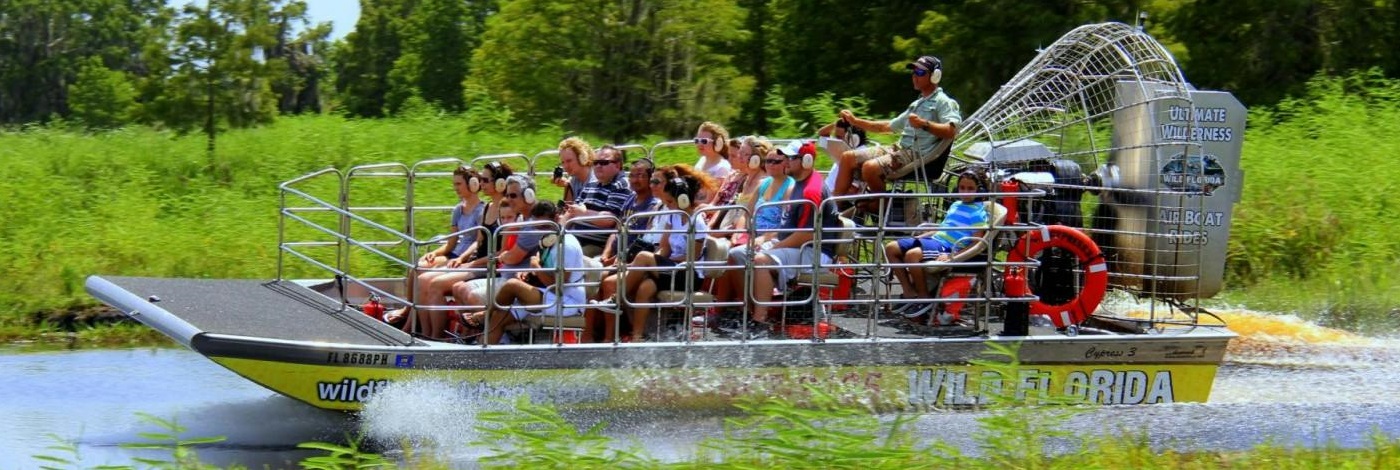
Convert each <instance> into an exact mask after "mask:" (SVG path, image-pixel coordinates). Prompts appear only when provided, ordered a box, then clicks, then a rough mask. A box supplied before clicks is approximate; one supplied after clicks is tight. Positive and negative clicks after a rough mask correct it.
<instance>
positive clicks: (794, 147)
mask: <svg viewBox="0 0 1400 470" xmlns="http://www.w3.org/2000/svg"><path fill="white" fill-rule="evenodd" d="M778 153H781V154H783V155H786V156H789V157H797V156H801V155H811V156H812V158H816V157H817V144H816V143H814V142H812V141H810V140H800V139H799V140H794V141H792V142H788V144H787V145H784V146H782V147H779V148H778Z"/></svg>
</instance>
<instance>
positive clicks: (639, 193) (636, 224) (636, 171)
mask: <svg viewBox="0 0 1400 470" xmlns="http://www.w3.org/2000/svg"><path fill="white" fill-rule="evenodd" d="M654 171H656V167H655V164H654V163H652V161H651V160H649V159H646V158H643V159H641V160H637V161H636V162H633V163H632V169H631V170H630V171H628V173H627V181H628V185H629V186H631V187H632V199H631V200H629V201H627V204H626V206H625V208H624V211H623V213H622V220H624V221H628V220H630V221H631V222H630V224H631V225H628V226H627V231H628V233H627V239H626V240H622V241H621V242H619V241H618V235H619V234H616V233H614V234H612V235H611V236H609V237H608V242H607V244H605V245H604V246H603V254H602V255H601V257H600V258H599V260H600V261H602V264H603V266H612V265H614V264H615V263H617V260H618V258H621V259H623V260H625V261H631V260H632V257H631V256H629V254H636V251H637V250H632V249H631V248H632V247H633V246H634V244H636V243H637V241H638V240H643V241H645V242H646V244H645V246H646V247H647V248H646V249H645V250H644V251H655V249H656V243H657V242H660V241H661V234H659V233H645V231H646V230H647V227H649V226H650V225H651V220H652V219H651V218H650V217H633V215H635V214H641V213H645V212H654V211H657V210H661V207H662V205H661V198H658V197H656V194H655V193H652V191H651V175H652V173H653V172H654Z"/></svg>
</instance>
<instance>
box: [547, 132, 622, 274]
mask: <svg viewBox="0 0 1400 470" xmlns="http://www.w3.org/2000/svg"><path fill="white" fill-rule="evenodd" d="M592 160H593V178H594V179H593V181H589V182H588V184H586V185H584V186H583V190H582V191H581V192H580V193H579V194H578V195H577V196H578V197H577V198H576V199H575V200H574V203H573V204H572V205H569V206H567V208H566V210H565V217H566V219H565V220H569V219H574V218H578V217H588V216H596V215H609V214H610V215H613V216H616V217H619V218H621V217H622V216H623V213H624V212H626V210H627V203H628V202H629V201H631V200H632V197H633V196H634V195H635V193H633V192H632V186H631V185H629V184H628V183H627V176H626V175H625V174H623V172H622V165H623V164H624V163H626V154H625V153H624V152H623V151H622V149H619V148H617V147H613V146H611V145H604V146H603V147H602V148H600V149H598V153H597V154H596V155H594V156H593V159H592ZM564 229H565V230H567V231H569V233H571V234H573V235H574V236H576V237H578V240H579V243H580V244H582V245H583V252H584V254H585V255H587V256H590V257H595V256H598V255H600V254H602V253H603V245H605V244H607V242H608V236H610V235H612V234H613V233H616V232H617V220H615V219H612V218H600V219H592V220H586V221H580V222H573V223H567V225H565V227H564Z"/></svg>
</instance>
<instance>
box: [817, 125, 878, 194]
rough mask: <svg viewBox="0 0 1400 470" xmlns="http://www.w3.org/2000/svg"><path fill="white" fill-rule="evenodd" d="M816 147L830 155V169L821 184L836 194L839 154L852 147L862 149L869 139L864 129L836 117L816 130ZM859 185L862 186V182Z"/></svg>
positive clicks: (839, 163) (839, 164)
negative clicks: (817, 137) (818, 137)
mask: <svg viewBox="0 0 1400 470" xmlns="http://www.w3.org/2000/svg"><path fill="white" fill-rule="evenodd" d="M817 135H818V136H820V137H821V138H820V139H817V147H819V148H821V149H822V150H825V151H826V154H827V155H829V156H831V169H829V170H827V172H826V179H825V180H823V181H822V184H823V185H824V186H826V190H827V191H831V193H832V194H833V195H834V194H836V177H837V175H840V174H841V154H843V153H846V151H848V150H852V149H862V148H865V145H866V144H867V143H869V142H870V141H869V140H868V139H866V137H865V130H864V129H861V128H859V127H852V126H851V124H850V123H848V122H846V121H845V120H843V119H840V118H838V119H836V121H833V122H832V123H831V124H827V125H825V126H822V128H821V129H818V130H817ZM853 184H854V183H853ZM861 186H864V184H862V185H861Z"/></svg>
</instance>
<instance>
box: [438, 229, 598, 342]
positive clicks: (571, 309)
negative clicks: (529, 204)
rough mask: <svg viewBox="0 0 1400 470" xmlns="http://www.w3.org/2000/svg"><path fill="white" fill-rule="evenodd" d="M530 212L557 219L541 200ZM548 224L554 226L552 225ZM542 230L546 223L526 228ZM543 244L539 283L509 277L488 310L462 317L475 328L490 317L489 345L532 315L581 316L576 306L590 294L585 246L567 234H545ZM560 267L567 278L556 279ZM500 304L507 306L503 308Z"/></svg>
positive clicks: (540, 257) (487, 338)
mask: <svg viewBox="0 0 1400 470" xmlns="http://www.w3.org/2000/svg"><path fill="white" fill-rule="evenodd" d="M530 215H531V220H534V221H539V222H554V221H555V220H556V217H557V209H556V208H555V207H554V203H552V202H549V201H540V202H538V203H535V205H534V207H533V208H532V210H531V212H530ZM547 226H548V227H549V228H550V229H552V228H553V225H552V224H548V225H547ZM541 229H545V226H541V227H538V228H536V227H530V228H528V229H527V230H541ZM543 243H544V244H545V245H549V246H544V247H543V248H544V249H543V250H542V251H541V252H540V255H539V268H540V269H538V270H536V271H535V272H534V275H535V277H536V278H537V279H538V280H539V284H540V285H535V284H531V283H530V282H527V281H526V280H524V279H522V278H518V277H516V278H511V279H508V280H506V281H505V283H503V284H501V285H500V286H497V288H496V293H495V296H494V297H495V298H494V302H489V303H487V305H486V310H483V311H481V312H479V313H476V314H472V315H464V316H463V323H464V324H466V325H467V326H474V327H480V326H481V325H482V324H483V323H482V322H483V321H485V320H486V319H490V322H491V323H490V325H489V326H488V327H487V328H486V344H500V343H501V336H502V335H504V334H505V331H506V328H509V327H510V326H511V325H514V324H516V323H520V322H523V321H525V318H526V317H528V316H530V315H559V316H564V317H571V316H575V315H578V314H579V313H580V310H581V309H580V307H577V306H581V305H584V303H585V302H586V301H587V297H588V296H587V294H586V293H585V288H584V286H583V279H584V269H585V264H584V260H583V259H584V256H583V247H581V246H580V245H579V243H578V238H577V237H574V236H573V235H571V234H565V235H564V237H563V238H562V239H560V238H559V237H558V236H556V235H552V234H551V235H546V236H545V237H544V239H543ZM561 266H562V268H563V272H564V273H565V278H564V279H559V278H557V275H558V274H559V271H560V267H561ZM561 293H562V294H561ZM498 305H499V306H507V307H506V308H505V309H504V310H505V311H502V308H500V307H497V306H498ZM571 305H572V306H571Z"/></svg>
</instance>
